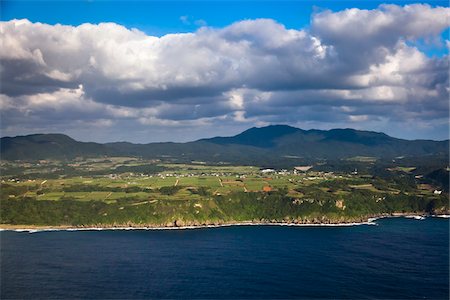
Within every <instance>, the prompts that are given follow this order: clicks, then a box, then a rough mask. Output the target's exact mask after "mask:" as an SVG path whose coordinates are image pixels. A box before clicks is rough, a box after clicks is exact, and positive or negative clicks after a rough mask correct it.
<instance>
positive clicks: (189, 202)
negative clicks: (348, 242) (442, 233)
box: [0, 157, 449, 226]
mask: <svg viewBox="0 0 450 300" xmlns="http://www.w3.org/2000/svg"><path fill="white" fill-rule="evenodd" d="M431 161H432V160H430V158H429V159H428V162H427V164H426V163H423V162H422V161H421V160H420V159H419V160H417V161H413V160H411V159H407V160H405V161H403V160H401V159H399V160H398V161H396V162H392V160H389V161H387V160H376V161H374V160H373V159H369V158H367V157H357V158H353V159H350V160H335V161H323V162H318V163H317V164H315V165H314V167H313V168H312V169H310V170H308V171H307V172H297V171H295V172H294V170H293V169H289V170H277V171H269V172H262V171H261V170H260V168H257V167H252V166H233V165H207V164H205V163H202V162H198V163H191V164H174V163H168V162H162V161H158V160H148V159H147V160H146V159H136V158H132V157H103V158H87V159H75V160H69V161H68V160H62V161H57V160H46V161H39V162H24V161H20V162H17V161H16V162H12V161H2V162H1V167H2V170H5V172H2V174H1V187H0V212H1V213H0V223H2V224H19V225H47V226H49V225H67V226H131V225H132V226H182V225H201V224H218V223H227V222H242V221H257V222H294V223H327V222H332V223H337V222H354V221H362V220H365V219H367V218H368V217H370V216H376V215H381V214H391V213H448V212H449V203H448V171H447V169H446V168H443V165H442V163H441V162H440V161H439V159H436V160H435V163H436V165H437V168H436V169H434V170H430V166H432V165H433V164H432V163H431ZM439 166H440V167H439ZM444 166H445V165H444ZM330 168H333V171H331V170H330ZM65 170H71V171H70V172H67V173H65ZM355 170H356V171H355ZM422 171H423V172H424V173H423V176H422V174H420V173H419V172H422ZM80 174H82V175H80ZM445 179H447V185H446V182H445Z"/></svg>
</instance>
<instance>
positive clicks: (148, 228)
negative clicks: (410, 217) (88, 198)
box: [0, 221, 378, 233]
mask: <svg viewBox="0 0 450 300" xmlns="http://www.w3.org/2000/svg"><path fill="white" fill-rule="evenodd" d="M361 225H375V226H377V225H378V224H377V223H375V222H373V221H367V222H355V223H336V224H295V223H233V224H218V225H201V226H180V227H73V228H14V229H12V228H0V231H14V232H27V233H38V232H52V231H69V232H70V231H106V230H111V231H113V230H122V231H127V230H189V229H202V228H220V227H233V226H287V227H351V226H361Z"/></svg>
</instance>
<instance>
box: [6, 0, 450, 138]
mask: <svg viewBox="0 0 450 300" xmlns="http://www.w3.org/2000/svg"><path fill="white" fill-rule="evenodd" d="M449 14H450V10H449V9H448V8H442V7H437V8H433V7H430V6H428V5H419V4H416V5H406V6H396V5H382V6H380V7H379V8H378V9H373V10H360V9H348V10H344V11H339V12H331V11H324V12H320V13H318V14H315V15H313V16H312V22H311V26H310V28H309V29H304V30H294V29H287V28H285V27H284V26H283V25H282V24H279V23H277V22H275V21H273V20H270V19H257V20H245V21H240V22H236V23H234V24H231V25H229V26H227V27H225V28H209V27H202V28H201V29H199V30H197V31H196V32H194V33H185V34H168V35H165V36H162V37H154V36H148V35H146V34H145V33H143V32H141V31H139V30H137V29H127V28H125V27H123V26H120V25H117V24H114V23H101V24H97V25H96V24H82V25H80V26H76V27H74V26H65V25H48V24H42V23H32V22H30V21H27V20H11V21H7V22H1V23H0V37H1V40H2V47H1V48H0V59H1V61H2V68H1V76H2V79H1V80H2V90H1V97H0V105H1V107H2V117H3V122H2V126H3V128H6V127H7V128H12V127H14V126H18V125H19V123H21V122H23V123H29V124H32V123H33V122H35V123H39V124H44V123H45V122H49V124H50V123H51V122H54V123H53V125H54V126H59V125H58V124H60V123H58V122H61V119H66V120H74V122H75V121H76V122H81V121H83V120H86V122H91V123H92V124H94V125H93V126H96V125H95V122H94V121H93V120H95V119H96V118H97V119H99V120H103V121H99V123H98V124H103V125H108V126H115V124H116V122H108V120H123V121H124V122H125V120H128V121H129V122H133V124H137V125H136V126H144V125H145V126H149V125H152V126H172V127H174V126H200V127H201V126H205V130H208V127H207V126H209V125H210V124H213V123H214V122H221V123H222V124H228V125H227V126H232V125H231V124H233V122H238V123H255V124H256V123H259V124H267V123H287V122H288V123H291V124H305V123H302V122H316V123H320V122H325V123H333V122H334V123H335V124H339V122H347V121H354V122H357V123H358V124H368V125H367V126H370V125H371V124H372V123H369V121H370V122H372V121H373V120H375V119H377V118H378V119H380V120H381V119H383V122H384V123H386V122H389V120H392V121H393V120H401V119H403V120H406V119H407V118H410V119H408V120H411V119H414V120H415V121H416V122H418V123H419V122H428V123H430V124H432V123H433V122H442V120H443V119H445V118H447V119H448V114H447V116H446V114H445V108H448V96H449V88H448V86H449V79H448V67H449V62H448V56H444V57H441V58H436V57H435V58H430V57H428V56H427V55H426V54H425V53H423V52H421V51H420V50H419V48H417V47H414V43H415V41H417V40H422V39H436V38H439V35H440V34H441V32H442V31H443V30H445V29H446V28H448V27H449V25H450V18H449ZM180 21H181V22H183V23H186V24H187V22H189V23H195V22H196V21H192V20H191V18H190V17H189V16H181V17H180ZM200 23H202V24H200ZM197 25H201V26H205V25H206V23H203V22H202V20H197ZM446 42H447V44H448V41H446ZM447 112H448V110H447ZM366 116H367V118H366ZM386 120H387V121H386ZM74 124H75V123H74ZM207 124H208V125H207ZM311 124H312V123H311ZM53 125H52V126H53ZM30 126H31V125H30ZM49 126H50V125H49ZM117 126H118V125H117ZM233 128H235V127H233ZM367 129H370V128H367Z"/></svg>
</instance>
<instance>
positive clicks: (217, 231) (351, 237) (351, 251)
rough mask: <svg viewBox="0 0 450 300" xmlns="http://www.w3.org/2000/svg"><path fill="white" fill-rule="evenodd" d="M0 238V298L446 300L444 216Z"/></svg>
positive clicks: (446, 228)
mask: <svg viewBox="0 0 450 300" xmlns="http://www.w3.org/2000/svg"><path fill="white" fill-rule="evenodd" d="M376 224H377V225H360V226H351V227H288V226H235V227H222V228H203V229H189V230H127V231H125V230H115V231H113V230H104V231H50V232H36V233H28V232H13V231H2V232H0V241H1V247H0V249H1V257H0V258H1V278H0V279H1V288H0V291H1V295H0V298H1V299H7V298H25V299H42V298H44V299H48V298H58V299H64V298H126V299H130V298H203V299H204V298H208V299H210V298H214V299H217V298H227V299H230V298H241V299H242V298H258V299H261V298H270V299H273V298H284V299H286V298H326V299H328V298H351V299H356V298H358V299H362V298H389V299H395V298H396V299H408V298H409V299H411V298H413V299H423V298H429V299H448V298H449V219H444V218H426V219H425V220H416V219H407V218H389V219H380V220H377V221H376Z"/></svg>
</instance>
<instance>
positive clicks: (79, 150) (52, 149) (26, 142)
mask: <svg viewBox="0 0 450 300" xmlns="http://www.w3.org/2000/svg"><path fill="white" fill-rule="evenodd" d="M0 154H1V155H0V157H1V159H5V160H19V159H20V160H36V159H46V158H53V159H65V158H74V157H77V156H99V155H107V154H108V148H107V147H106V146H105V145H102V144H97V143H85V142H78V141H76V140H74V139H72V138H70V137H68V136H67V135H64V134H32V135H27V136H16V137H3V138H1V139H0Z"/></svg>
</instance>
